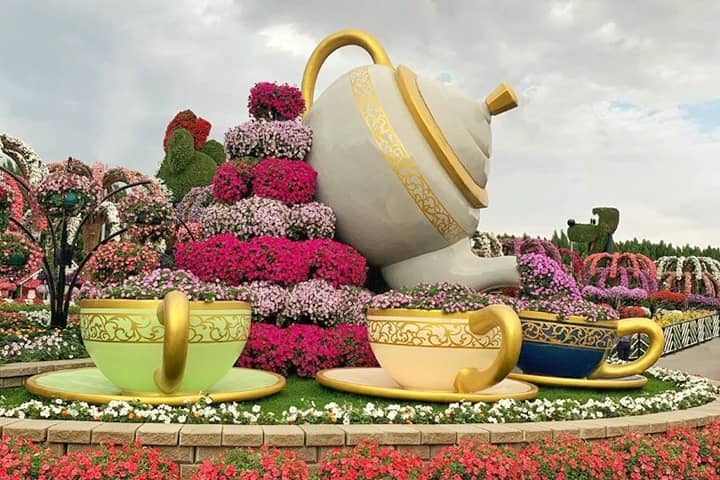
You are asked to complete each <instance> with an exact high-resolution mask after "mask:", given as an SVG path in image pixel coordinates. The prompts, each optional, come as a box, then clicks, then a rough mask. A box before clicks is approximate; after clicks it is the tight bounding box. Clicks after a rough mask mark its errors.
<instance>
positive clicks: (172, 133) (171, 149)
mask: <svg viewBox="0 0 720 480" xmlns="http://www.w3.org/2000/svg"><path fill="white" fill-rule="evenodd" d="M209 132H210V123H209V122H208V121H207V120H205V119H203V118H199V117H197V116H196V115H195V114H194V113H193V112H192V111H190V110H185V111H182V112H180V113H178V114H177V115H176V116H175V118H173V120H172V121H171V122H170V124H169V125H168V128H167V131H166V133H165V139H164V140H163V146H164V147H165V151H166V153H165V158H164V159H163V161H162V164H161V165H160V170H159V171H158V173H157V177H158V178H161V179H163V180H164V181H165V184H166V185H167V186H168V187H169V188H170V190H172V192H173V197H174V201H175V202H176V203H177V202H179V201H180V200H181V199H182V198H183V197H184V196H185V194H187V193H188V192H189V191H190V189H191V188H193V187H202V186H206V185H209V184H210V183H211V182H212V180H213V176H214V175H215V170H216V169H217V166H218V165H220V164H222V163H223V162H225V149H224V147H223V145H222V144H221V143H219V142H217V141H215V140H206V139H207V136H208V134H209Z"/></svg>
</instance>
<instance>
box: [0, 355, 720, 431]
mask: <svg viewBox="0 0 720 480" xmlns="http://www.w3.org/2000/svg"><path fill="white" fill-rule="evenodd" d="M648 377H649V381H648V384H647V385H646V386H645V387H643V388H642V389H638V390H617V391H612V390H586V389H565V388H554V387H543V388H542V389H541V390H540V395H539V396H538V398H537V399H535V400H525V401H516V400H507V399H506V400H501V401H499V402H497V403H493V404H488V403H482V402H480V403H471V402H455V403H451V404H443V403H437V404H429V403H421V402H402V401H396V400H383V399H380V398H375V397H366V396H362V395H354V394H350V393H343V392H338V391H335V390H331V389H327V388H325V387H323V386H321V385H320V384H318V383H317V382H315V381H314V380H312V379H301V378H298V377H289V378H288V383H287V386H286V388H285V389H284V390H282V391H281V392H279V393H277V394H275V395H273V396H271V397H267V398H264V399H260V400H256V401H254V402H231V403H224V404H209V403H208V402H206V401H204V400H201V401H199V402H198V403H195V404H188V405H186V406H181V407H170V406H150V405H142V404H138V403H132V402H111V403H109V404H107V405H88V404H85V403H83V402H69V401H62V400H51V399H41V398H35V397H33V396H32V395H30V394H29V393H28V392H27V391H26V390H24V389H22V388H15V389H5V390H3V391H2V396H1V397H0V416H5V417H19V418H43V419H47V418H50V419H74V420H102V421H113V422H155V423H234V424H287V423H289V424H302V423H330V424H332V423H380V424H383V423H429V424H438V423H508V422H532V421H546V420H582V419H592V418H606V417H618V416H626V415H640V414H645V413H655V412H661V411H672V410H678V409H685V408H690V407H695V406H699V405H703V404H705V403H708V402H710V401H713V400H715V399H716V398H717V396H718V393H719V391H718V388H717V387H715V386H714V385H712V384H711V383H710V382H709V381H707V380H705V379H701V378H698V377H692V376H690V375H688V374H685V373H682V372H675V371H668V370H663V369H660V368H653V369H651V370H650V371H649V373H648Z"/></svg>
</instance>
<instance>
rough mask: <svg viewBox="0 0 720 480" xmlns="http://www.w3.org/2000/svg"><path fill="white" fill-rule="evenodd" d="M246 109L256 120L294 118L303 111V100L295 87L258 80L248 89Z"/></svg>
mask: <svg viewBox="0 0 720 480" xmlns="http://www.w3.org/2000/svg"><path fill="white" fill-rule="evenodd" d="M248 110H249V111H250V115H252V116H253V117H254V118H256V119H258V120H295V119H296V118H298V117H299V116H300V114H301V113H303V112H304V111H305V100H304V99H303V96H302V92H301V91H300V89H299V88H297V87H294V86H292V85H288V84H287V83H283V84H282V85H278V84H276V83H274V82H260V83H256V84H255V85H254V86H253V88H252V89H251V90H250V96H249V98H248Z"/></svg>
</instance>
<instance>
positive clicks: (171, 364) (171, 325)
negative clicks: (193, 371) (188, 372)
mask: <svg viewBox="0 0 720 480" xmlns="http://www.w3.org/2000/svg"><path fill="white" fill-rule="evenodd" d="M157 317H158V320H159V321H160V323H161V324H162V325H164V326H165V338H164V340H163V349H162V366H161V367H160V368H158V369H156V370H155V375H154V380H155V386H157V387H158V388H159V389H160V391H162V392H163V393H173V392H174V391H175V390H177V388H178V387H179V386H180V383H182V380H183V376H184V375H185V364H186V363H187V353H188V337H189V334H190V302H189V301H188V297H187V295H185V294H184V293H182V292H180V291H177V290H173V291H172V292H169V293H168V294H167V295H165V298H164V299H163V300H162V301H161V302H160V305H158V309H157Z"/></svg>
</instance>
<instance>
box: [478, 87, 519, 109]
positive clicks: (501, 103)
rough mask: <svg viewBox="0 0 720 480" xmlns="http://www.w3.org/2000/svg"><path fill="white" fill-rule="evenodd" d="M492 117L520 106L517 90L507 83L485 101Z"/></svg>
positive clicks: (496, 88)
mask: <svg viewBox="0 0 720 480" xmlns="http://www.w3.org/2000/svg"><path fill="white" fill-rule="evenodd" d="M485 103H486V104H487V106H488V110H489V111H490V115H499V114H501V113H503V112H507V111H508V110H512V109H513V108H515V107H517V106H518V97H517V95H516V94H515V90H513V89H512V87H511V86H510V85H508V84H507V83H501V84H500V85H498V86H497V87H495V90H493V91H492V93H490V95H488V96H487V98H486V99H485Z"/></svg>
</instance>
